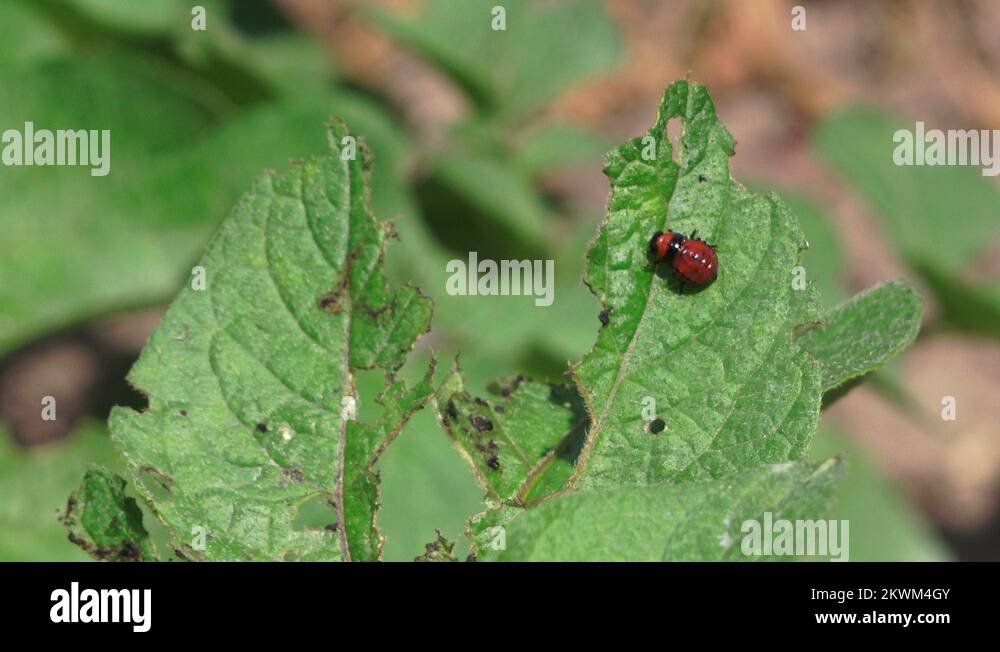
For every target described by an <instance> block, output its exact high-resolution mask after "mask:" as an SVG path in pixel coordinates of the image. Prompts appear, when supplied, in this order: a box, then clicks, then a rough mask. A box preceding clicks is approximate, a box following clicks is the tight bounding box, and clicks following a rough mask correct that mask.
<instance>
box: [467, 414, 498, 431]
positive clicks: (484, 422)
mask: <svg viewBox="0 0 1000 652" xmlns="http://www.w3.org/2000/svg"><path fill="white" fill-rule="evenodd" d="M469 420H470V421H472V426H473V427H474V428H475V429H476V430H478V431H479V432H486V431H487V430H493V422H492V421H490V420H489V419H487V418H486V417H484V416H483V415H481V414H473V415H472V416H471V417H470V418H469Z"/></svg>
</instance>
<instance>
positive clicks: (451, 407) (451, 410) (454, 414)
mask: <svg viewBox="0 0 1000 652" xmlns="http://www.w3.org/2000/svg"><path fill="white" fill-rule="evenodd" d="M448 416H450V417H451V418H452V419H457V418H458V408H456V407H455V401H453V400H451V399H448Z"/></svg>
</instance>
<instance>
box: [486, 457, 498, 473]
mask: <svg viewBox="0 0 1000 652" xmlns="http://www.w3.org/2000/svg"><path fill="white" fill-rule="evenodd" d="M486 466H488V467H490V468H491V469H493V470H494V471H499V470H500V460H499V459H498V458H497V456H496V455H493V456H492V457H490V459H488V460H486Z"/></svg>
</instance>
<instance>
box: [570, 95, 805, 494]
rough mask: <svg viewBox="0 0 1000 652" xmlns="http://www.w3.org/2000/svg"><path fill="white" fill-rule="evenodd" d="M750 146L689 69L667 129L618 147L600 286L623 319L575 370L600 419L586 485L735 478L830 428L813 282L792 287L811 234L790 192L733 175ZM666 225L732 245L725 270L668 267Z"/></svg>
mask: <svg viewBox="0 0 1000 652" xmlns="http://www.w3.org/2000/svg"><path fill="white" fill-rule="evenodd" d="M672 119H679V120H680V122H681V127H682V134H681V136H680V142H679V143H678V144H677V146H676V147H675V145H674V144H672V143H671V141H670V138H669V136H668V133H667V124H668V122H669V121H670V120H672ZM734 146H735V141H734V139H733V137H732V136H731V135H730V134H729V132H728V131H727V130H726V128H725V127H724V126H723V125H722V123H721V122H720V121H719V118H718V116H717V115H716V113H715V107H714V105H713V103H712V100H711V99H710V98H709V96H708V92H707V91H706V90H705V88H704V87H703V86H699V85H696V84H690V83H688V82H684V81H680V82H677V83H675V84H673V85H672V86H671V87H670V88H669V89H667V91H666V93H665V95H664V97H663V102H662V104H661V106H660V111H659V117H658V118H657V121H656V123H655V124H654V125H653V127H652V129H650V131H649V132H648V133H647V134H646V135H645V136H642V137H638V138H635V139H633V140H631V141H629V142H627V143H625V144H624V145H622V146H621V147H619V148H617V149H616V150H614V151H612V152H611V153H610V154H609V155H608V159H607V163H606V165H605V172H606V174H607V175H608V177H609V178H610V180H611V198H610V200H609V204H608V217H607V220H606V221H605V223H604V224H603V225H602V226H601V228H600V230H599V232H598V234H597V237H596V239H595V240H594V242H593V244H592V246H591V249H590V253H589V258H588V267H587V271H586V282H587V285H588V286H589V287H590V288H591V290H592V291H593V293H594V294H595V295H596V296H597V298H598V299H599V300H600V302H601V304H602V307H603V308H604V309H605V310H611V311H612V313H613V314H614V315H615V319H614V320H612V321H611V322H610V324H609V325H608V326H607V327H604V328H602V329H601V330H600V332H599V334H598V337H597V342H596V344H595V345H594V348H593V350H592V351H591V352H590V353H588V354H587V355H586V356H584V358H583V360H582V361H581V362H580V363H579V364H578V365H576V366H575V367H574V376H575V378H576V381H577V385H578V387H579V389H580V393H581V395H582V396H583V398H584V401H585V402H586V405H587V410H588V412H589V413H590V415H591V419H592V422H593V424H592V426H591V428H590V431H589V433H588V435H587V442H586V444H585V445H584V448H583V451H582V452H581V455H580V459H579V461H578V463H577V468H576V471H575V473H574V476H573V479H572V482H573V484H574V485H575V486H580V487H591V488H611V487H616V486H620V485H623V484H639V485H647V484H657V483H666V482H679V481H691V480H705V479H711V478H719V477H722V476H725V475H728V474H731V473H735V472H738V471H740V470H742V469H746V468H751V467H756V466H761V465H764V464H773V463H777V462H784V461H787V460H791V459H797V458H798V457H800V456H801V455H802V454H803V453H804V451H805V450H806V447H807V446H808V444H809V441H810V439H811V438H812V435H813V433H814V432H815V430H816V424H817V421H818V418H819V410H820V398H821V393H822V371H821V369H820V367H819V365H818V364H817V363H816V362H815V361H814V360H813V359H812V358H811V357H810V356H809V355H808V354H807V353H806V352H805V351H803V350H802V349H801V348H800V347H799V346H798V344H797V343H796V342H795V340H794V338H793V335H792V330H793V328H794V327H795V326H796V325H798V324H800V323H803V322H807V321H816V320H817V319H818V318H819V311H818V307H817V301H816V295H815V291H814V290H813V288H812V287H811V286H808V287H806V288H805V289H801V290H796V289H795V288H794V287H793V283H792V281H793V278H794V277H793V274H794V268H795V267H796V266H798V265H799V260H800V253H801V250H802V249H803V248H804V246H805V242H804V238H803V236H802V233H801V232H800V230H799V227H798V224H797V223H796V220H795V218H794V216H793V215H792V214H791V212H790V211H789V210H788V209H787V208H786V206H785V205H784V204H783V203H782V202H781V200H780V199H779V198H778V197H777V195H775V194H773V193H772V194H769V195H767V196H760V195H753V194H751V193H749V192H748V191H747V190H746V189H745V188H743V186H741V185H740V184H739V183H737V182H736V181H734V180H733V179H732V177H731V176H730V172H729V158H730V157H731V156H733V154H734ZM675 159H676V160H675ZM661 230H662V231H667V230H671V231H678V232H681V233H684V234H691V233H692V232H693V231H694V230H697V231H698V233H699V235H700V237H702V238H704V239H705V240H707V241H708V242H710V243H712V244H714V245H716V246H717V247H718V252H719V276H718V279H717V280H716V281H715V282H714V283H712V284H711V285H709V286H707V287H704V288H701V289H698V290H697V291H690V290H689V291H683V288H681V287H680V286H679V284H678V282H677V280H676V278H675V277H674V275H673V274H672V273H671V270H669V268H668V269H662V267H663V266H662V265H661V266H659V267H656V268H654V267H652V266H651V265H650V261H649V258H648V253H647V251H648V247H647V244H648V242H649V239H650V236H651V235H652V234H653V233H654V232H656V231H661Z"/></svg>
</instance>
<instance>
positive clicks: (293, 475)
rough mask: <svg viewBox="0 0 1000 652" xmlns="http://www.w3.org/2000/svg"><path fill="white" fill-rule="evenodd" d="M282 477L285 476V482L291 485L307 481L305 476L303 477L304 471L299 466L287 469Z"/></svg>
mask: <svg viewBox="0 0 1000 652" xmlns="http://www.w3.org/2000/svg"><path fill="white" fill-rule="evenodd" d="M282 475H283V476H284V479H285V482H289V483H290V482H295V483H300V482H304V481H305V479H306V478H305V476H304V475H302V469H300V468H299V467H297V466H293V467H291V468H289V469H285V471H284V473H283V474H282Z"/></svg>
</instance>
